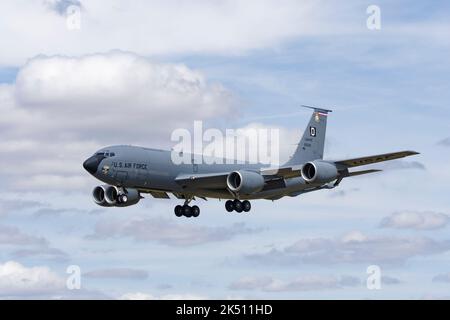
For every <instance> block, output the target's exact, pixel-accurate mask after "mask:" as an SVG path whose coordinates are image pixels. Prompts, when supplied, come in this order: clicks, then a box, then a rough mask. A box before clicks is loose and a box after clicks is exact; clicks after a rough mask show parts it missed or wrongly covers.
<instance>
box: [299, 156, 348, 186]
mask: <svg viewBox="0 0 450 320" xmlns="http://www.w3.org/2000/svg"><path fill="white" fill-rule="evenodd" d="M301 174H302V178H303V179H304V180H305V181H306V182H309V183H326V182H331V181H333V180H335V179H336V178H337V177H338V175H339V173H338V170H337V168H336V166H335V165H334V164H331V163H328V162H324V161H318V160H316V161H311V162H307V163H305V164H304V165H303V167H302V171H301Z"/></svg>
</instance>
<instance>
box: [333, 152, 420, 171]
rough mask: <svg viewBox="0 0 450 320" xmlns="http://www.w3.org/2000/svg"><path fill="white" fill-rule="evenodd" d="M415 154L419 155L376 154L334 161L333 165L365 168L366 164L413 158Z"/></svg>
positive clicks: (411, 153)
mask: <svg viewBox="0 0 450 320" xmlns="http://www.w3.org/2000/svg"><path fill="white" fill-rule="evenodd" d="M416 154H419V153H418V152H415V151H400V152H393V153H384V154H378V155H374V156H368V157H361V158H354V159H347V160H339V161H334V163H335V164H337V165H341V166H344V167H345V168H352V167H358V166H365V165H368V164H372V163H377V162H382V161H389V160H394V159H400V158H404V157H409V156H413V155H416Z"/></svg>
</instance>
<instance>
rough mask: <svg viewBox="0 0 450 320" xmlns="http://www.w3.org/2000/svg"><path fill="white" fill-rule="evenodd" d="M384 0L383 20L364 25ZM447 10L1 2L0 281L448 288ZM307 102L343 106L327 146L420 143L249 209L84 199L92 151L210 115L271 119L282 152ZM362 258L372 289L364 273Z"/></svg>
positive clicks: (266, 123)
mask: <svg viewBox="0 0 450 320" xmlns="http://www.w3.org/2000/svg"><path fill="white" fill-rule="evenodd" d="M374 4H375V5H377V6H378V7H379V8H380V10H381V29H379V30H370V29H369V28H367V25H366V20H367V18H368V17H369V15H368V14H367V13H366V10H367V8H368V7H369V6H370V5H374ZM77 8H78V9H79V10H77ZM449 9H450V6H449V4H448V2H446V1H433V2H424V1H395V3H392V1H377V2H376V3H374V2H371V1H351V2H350V1H348V2H345V4H344V3H340V4H339V5H337V3H336V2H335V1H302V2H300V1H133V4H132V5H130V3H129V2H126V1H119V0H113V1H111V0H110V1H100V0H94V1H77V0H35V1H25V0H19V1H2V2H1V3H0V35H1V37H0V39H1V50H0V114H1V115H0V137H1V139H0V181H2V186H3V187H2V189H1V190H0V199H1V201H0V298H14V297H20V298H110V299H136V298H148V299H172V298H199V299H202V298H205V299H206V298H209V299H214V298H273V299H282V298H326V299H336V298H344V299H348V298H351V299H379V298H388V299H391V298H408V299H428V298H449V297H450V294H449V292H450V235H449V230H450V197H449V195H448V194H449V192H448V191H449V188H448V181H450V161H449V157H450V124H449V123H450V122H449V121H448V119H449V117H450V105H449V101H450V82H449V74H450V58H449V57H450V37H449V30H450V23H449V21H450V10H449ZM73 10H75V11H73ZM78 18H79V20H78ZM72 19H76V20H72ZM77 27H79V28H77ZM300 104H310V105H318V106H326V107H330V108H331V109H333V110H334V112H333V113H332V114H331V115H330V117H329V125H328V130H327V141H326V150H325V157H326V158H329V159H341V158H347V157H355V156H362V155H370V154H377V153H384V152H391V151H397V150H416V151H418V152H421V155H419V156H416V157H412V158H408V159H405V160H398V161H394V162H391V163H386V164H382V165H378V166H375V167H377V168H381V169H384V171H383V172H382V173H380V174H374V175H370V176H364V177H358V178H353V179H347V180H346V181H344V182H343V183H342V184H341V186H340V187H339V188H337V189H334V190H328V191H319V192H315V193H310V194H305V195H303V196H299V197H297V198H289V199H282V200H280V201H276V202H269V201H264V200H260V201H254V202H253V209H252V212H251V214H227V213H226V212H225V210H224V207H223V203H222V202H219V201H216V200H210V201H207V202H204V201H201V202H200V203H199V205H200V206H201V208H202V214H201V216H200V217H199V218H197V219H185V218H176V217H175V216H174V214H173V206H174V205H176V204H179V201H177V200H176V199H175V200H174V199H172V200H157V199H152V198H150V197H147V199H146V200H144V201H141V202H140V203H139V204H138V205H136V206H133V207H129V208H109V209H105V208H101V207H98V206H96V205H95V204H94V203H93V201H92V199H91V190H92V188H93V187H95V186H96V185H97V184H98V182H97V181H95V179H94V178H92V177H91V176H89V174H88V173H86V172H85V171H84V170H83V168H82V166H81V164H82V161H83V160H84V159H85V158H87V157H88V156H89V155H91V154H92V153H93V152H94V151H95V150H96V149H98V148H100V147H101V146H105V145H111V144H122V143H125V144H138V145H144V146H152V147H162V148H170V147H172V144H171V142H170V133H171V132H172V130H174V129H176V128H188V129H189V128H192V125H193V121H194V120H202V121H204V123H205V125H206V126H208V127H214V128H220V129H223V130H224V129H226V128H244V127H270V128H279V129H280V132H281V135H282V139H281V149H282V154H283V155H288V154H289V153H290V152H291V151H292V150H293V149H294V148H295V145H294V144H295V142H296V141H297V140H298V139H299V137H300V134H301V132H302V131H303V129H304V126H305V125H306V122H307V121H308V118H309V112H307V111H306V110H302V109H300V108H299V105H300ZM71 265H75V266H78V267H79V268H80V269H81V289H79V290H69V289H68V288H67V286H66V280H67V277H68V276H69V275H68V274H67V273H66V270H67V268H68V266H71ZM370 265H377V266H379V268H380V270H381V277H382V285H381V289H380V290H369V289H367V286H366V280H367V277H368V274H367V272H366V271H367V268H368V266H370Z"/></svg>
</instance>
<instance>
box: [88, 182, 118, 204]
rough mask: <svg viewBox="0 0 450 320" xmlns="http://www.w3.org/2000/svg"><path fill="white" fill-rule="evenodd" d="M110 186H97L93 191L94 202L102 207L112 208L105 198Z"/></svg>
mask: <svg viewBox="0 0 450 320" xmlns="http://www.w3.org/2000/svg"><path fill="white" fill-rule="evenodd" d="M108 187H109V186H108V185H103V186H97V187H95V188H94V190H92V197H93V198H94V202H95V203H96V204H98V205H99V206H102V207H112V206H113V205H112V204H109V203H108V202H107V201H106V198H105V191H106V188H108Z"/></svg>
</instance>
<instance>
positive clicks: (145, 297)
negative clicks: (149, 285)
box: [119, 292, 208, 300]
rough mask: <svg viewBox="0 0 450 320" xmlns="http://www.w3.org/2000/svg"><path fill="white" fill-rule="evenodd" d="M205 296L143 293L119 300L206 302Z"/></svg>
mask: <svg viewBox="0 0 450 320" xmlns="http://www.w3.org/2000/svg"><path fill="white" fill-rule="evenodd" d="M206 299H208V298H207V297H205V296H200V295H196V294H190V293H185V294H166V295H161V296H154V295H152V294H148V293H143V292H129V293H125V294H123V295H122V296H120V297H119V300H206Z"/></svg>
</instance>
